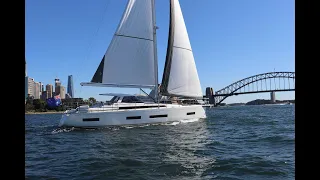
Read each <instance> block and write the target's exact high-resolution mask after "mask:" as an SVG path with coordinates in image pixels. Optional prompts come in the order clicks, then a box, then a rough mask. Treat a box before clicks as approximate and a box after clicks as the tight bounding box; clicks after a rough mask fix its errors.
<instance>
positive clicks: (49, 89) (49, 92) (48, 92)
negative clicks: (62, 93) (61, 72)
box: [46, 84, 53, 98]
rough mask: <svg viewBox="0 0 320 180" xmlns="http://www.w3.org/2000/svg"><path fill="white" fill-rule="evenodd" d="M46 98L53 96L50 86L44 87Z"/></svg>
mask: <svg viewBox="0 0 320 180" xmlns="http://www.w3.org/2000/svg"><path fill="white" fill-rule="evenodd" d="M46 91H47V98H51V97H52V94H53V86H52V85H51V84H47V85H46Z"/></svg>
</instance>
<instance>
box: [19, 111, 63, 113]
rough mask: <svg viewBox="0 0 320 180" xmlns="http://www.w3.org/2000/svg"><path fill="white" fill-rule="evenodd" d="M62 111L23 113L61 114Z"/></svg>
mask: <svg viewBox="0 0 320 180" xmlns="http://www.w3.org/2000/svg"><path fill="white" fill-rule="evenodd" d="M62 113H64V111H47V112H25V113H24V114H62Z"/></svg>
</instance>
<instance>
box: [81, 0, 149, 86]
mask: <svg viewBox="0 0 320 180" xmlns="http://www.w3.org/2000/svg"><path fill="white" fill-rule="evenodd" d="M152 5H153V4H152V1H150V0H128V4H127V6H126V9H125V11H124V13H123V15H122V18H121V21H120V23H119V25H118V28H117V30H116V32H115V34H114V36H113V38H112V40H111V43H110V45H109V47H108V49H107V51H106V53H105V54H104V56H103V58H102V60H101V62H100V64H99V67H98V68H97V70H96V73H95V74H94V76H93V78H92V80H91V83H85V85H93V86H100V85H98V84H96V83H101V86H115V87H118V86H121V87H125V86H129V87H132V85H133V86H137V87H139V86H142V87H154V86H155V70H154V66H155V58H154V36H153V33H154V22H153V16H152V10H153V9H152V8H153V6H152Z"/></svg>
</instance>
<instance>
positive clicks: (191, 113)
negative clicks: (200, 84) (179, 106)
mask: <svg viewBox="0 0 320 180" xmlns="http://www.w3.org/2000/svg"><path fill="white" fill-rule="evenodd" d="M194 114H196V113H195V112H188V113H187V115H194Z"/></svg>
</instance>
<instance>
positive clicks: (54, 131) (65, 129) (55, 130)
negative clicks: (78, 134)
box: [51, 127, 75, 134]
mask: <svg viewBox="0 0 320 180" xmlns="http://www.w3.org/2000/svg"><path fill="white" fill-rule="evenodd" d="M74 129H75V128H74V127H72V128H57V129H54V130H53V131H52V132H51V134H57V133H62V132H70V131H73V130H74Z"/></svg>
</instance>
